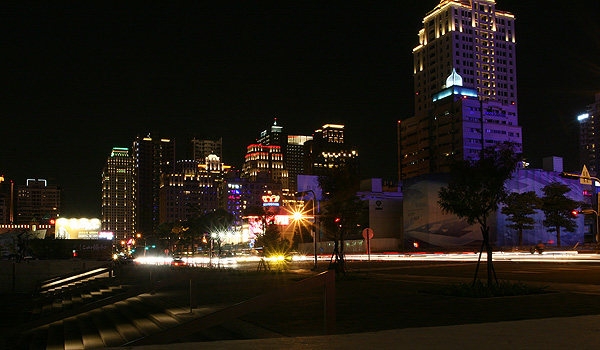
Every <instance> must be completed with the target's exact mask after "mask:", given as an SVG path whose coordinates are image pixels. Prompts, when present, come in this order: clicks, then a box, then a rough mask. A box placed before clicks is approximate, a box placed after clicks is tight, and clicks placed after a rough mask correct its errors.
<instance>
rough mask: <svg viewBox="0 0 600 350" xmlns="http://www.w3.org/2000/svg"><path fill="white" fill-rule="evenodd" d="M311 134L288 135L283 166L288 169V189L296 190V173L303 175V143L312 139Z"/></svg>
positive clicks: (304, 171) (304, 155)
mask: <svg viewBox="0 0 600 350" xmlns="http://www.w3.org/2000/svg"><path fill="white" fill-rule="evenodd" d="M312 139H313V137H312V136H304V135H288V136H287V144H286V148H285V157H284V162H285V164H284V168H285V169H286V170H287V171H288V178H289V186H290V191H291V192H292V193H293V192H296V191H298V175H305V174H306V168H305V161H304V159H305V157H306V151H305V143H306V142H307V141H310V140H312Z"/></svg>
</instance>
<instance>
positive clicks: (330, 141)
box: [305, 124, 359, 175]
mask: <svg viewBox="0 0 600 350" xmlns="http://www.w3.org/2000/svg"><path fill="white" fill-rule="evenodd" d="M344 129H345V126H344V125H337V124H325V125H323V127H322V128H321V129H317V130H315V134H314V136H313V139H312V140H310V141H306V142H305V146H306V148H305V152H306V163H305V168H306V174H309V175H327V173H328V172H329V171H330V170H332V169H338V168H344V169H347V170H348V171H349V172H350V173H352V174H354V175H358V170H359V169H358V151H357V150H356V149H355V148H354V147H352V146H351V145H350V144H349V143H348V142H347V139H346V137H345V134H344V132H345V130H344Z"/></svg>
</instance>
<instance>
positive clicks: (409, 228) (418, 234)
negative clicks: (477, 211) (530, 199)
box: [403, 169, 589, 249]
mask: <svg viewBox="0 0 600 350" xmlns="http://www.w3.org/2000/svg"><path fill="white" fill-rule="evenodd" d="M551 182H560V183H562V184H566V185H568V186H569V187H570V188H571V192H569V193H568V194H567V195H568V196H569V197H570V198H572V199H574V200H576V201H580V202H581V201H585V200H586V199H585V198H584V191H583V188H582V185H581V184H580V183H579V181H578V180H568V179H563V178H561V177H559V176H558V173H555V172H547V171H543V170H539V169H518V170H517V171H515V176H514V178H513V179H512V180H509V181H508V182H507V184H506V186H507V188H508V191H509V192H519V193H523V192H527V191H535V192H536V193H537V195H538V196H539V197H542V196H543V195H544V194H543V192H542V188H543V187H544V186H546V185H548V184H550V183H551ZM447 183H448V180H447V175H445V174H433V175H426V176H420V177H416V178H411V179H407V180H405V181H404V210H403V214H404V244H405V246H406V247H412V246H413V243H418V245H419V246H420V247H423V248H425V247H432V246H435V247H476V248H477V249H478V248H479V246H480V245H481V239H482V238H481V231H480V228H479V226H478V225H473V226H471V225H468V224H467V223H466V222H465V221H464V220H462V219H459V218H458V217H456V216H454V215H452V214H444V213H443V212H442V210H441V208H440V207H439V205H438V203H437V201H438V192H439V189H440V187H442V186H446V185H447ZM500 209H501V207H500V208H499V210H498V212H496V213H492V215H491V216H490V219H489V225H490V239H491V241H492V244H493V245H494V246H496V247H501V246H507V247H509V246H517V245H518V235H517V230H515V229H511V228H508V227H507V225H509V224H511V222H510V221H508V220H507V216H506V215H504V214H501V213H500ZM533 218H534V220H535V224H534V226H535V227H534V229H532V230H525V231H523V244H524V245H535V244H538V243H544V244H546V245H549V246H552V245H555V244H556V232H550V231H548V228H547V227H544V225H543V221H544V213H543V212H542V211H537V213H536V214H535V215H534V216H533ZM576 223H577V225H578V228H577V229H576V230H575V232H568V231H565V230H561V234H560V235H561V245H562V246H563V247H568V246H574V245H576V244H577V243H580V244H581V243H583V242H584V232H585V231H586V230H588V231H589V228H586V226H585V225H584V218H583V217H582V216H580V217H578V218H577V219H576Z"/></svg>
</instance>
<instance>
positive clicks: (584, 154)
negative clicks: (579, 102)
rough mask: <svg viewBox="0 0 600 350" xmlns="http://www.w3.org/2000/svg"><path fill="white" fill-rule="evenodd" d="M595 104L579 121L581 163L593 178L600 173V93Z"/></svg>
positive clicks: (588, 108)
mask: <svg viewBox="0 0 600 350" xmlns="http://www.w3.org/2000/svg"><path fill="white" fill-rule="evenodd" d="M595 101H596V102H595V103H593V104H591V105H589V106H588V107H587V110H586V112H585V113H583V114H581V115H580V116H579V117H578V118H577V120H578V121H579V162H580V166H581V167H582V168H583V166H584V165H585V166H586V167H587V168H588V170H589V171H590V174H591V175H592V176H596V177H597V176H598V175H599V174H600V173H599V171H600V128H599V126H600V124H599V123H598V120H599V119H600V93H597V94H596V99H595Z"/></svg>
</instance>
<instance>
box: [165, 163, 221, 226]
mask: <svg viewBox="0 0 600 350" xmlns="http://www.w3.org/2000/svg"><path fill="white" fill-rule="evenodd" d="M175 168H176V169H175V172H172V173H167V174H163V175H162V183H161V188H160V223H163V222H168V221H171V222H173V221H185V220H188V219H190V218H193V217H194V216H196V215H201V214H202V213H205V212H209V211H213V210H216V209H217V208H219V197H218V193H219V191H218V189H219V186H220V184H221V183H222V181H223V177H224V176H225V174H226V173H227V172H228V171H229V169H230V168H231V167H230V166H227V165H224V164H223V163H221V162H220V159H219V157H218V156H216V155H214V154H211V155H209V156H207V157H205V159H204V161H203V162H202V163H200V162H199V161H197V160H180V161H177V163H176V167H175Z"/></svg>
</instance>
